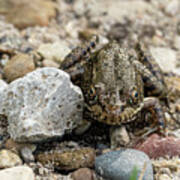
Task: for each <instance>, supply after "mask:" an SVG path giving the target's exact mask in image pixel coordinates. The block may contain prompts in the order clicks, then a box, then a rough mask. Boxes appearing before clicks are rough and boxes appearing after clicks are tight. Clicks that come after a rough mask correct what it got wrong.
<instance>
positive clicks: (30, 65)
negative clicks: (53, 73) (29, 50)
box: [4, 54, 35, 82]
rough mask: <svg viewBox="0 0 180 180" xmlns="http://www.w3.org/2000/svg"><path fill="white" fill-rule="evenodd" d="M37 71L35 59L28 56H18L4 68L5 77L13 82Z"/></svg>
mask: <svg viewBox="0 0 180 180" xmlns="http://www.w3.org/2000/svg"><path fill="white" fill-rule="evenodd" d="M33 70H35V65H34V61H33V59H32V58H31V57H30V56H28V55H27V54H17V55H15V56H14V57H12V59H10V60H9V61H8V62H7V64H6V65H5V67H4V75H5V77H6V79H7V80H8V81H9V82H11V81H13V80H15V79H17V78H20V77H23V76H24V75H26V74H27V73H29V72H31V71H33Z"/></svg>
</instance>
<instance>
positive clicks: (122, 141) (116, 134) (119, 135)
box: [110, 126, 130, 148]
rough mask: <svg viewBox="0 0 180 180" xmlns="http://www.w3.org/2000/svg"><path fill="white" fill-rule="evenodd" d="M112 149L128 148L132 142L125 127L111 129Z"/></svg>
mask: <svg viewBox="0 0 180 180" xmlns="http://www.w3.org/2000/svg"><path fill="white" fill-rule="evenodd" d="M110 138H111V148H117V147H120V146H126V145H127V144H128V143H129V142H130V138H129V135H128V133H127V131H126V128H125V127H124V126H122V127H115V128H113V127H112V128H111V131H110Z"/></svg>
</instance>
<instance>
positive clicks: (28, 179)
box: [0, 166, 34, 180]
mask: <svg viewBox="0 0 180 180" xmlns="http://www.w3.org/2000/svg"><path fill="white" fill-rule="evenodd" d="M0 177H1V180H34V173H33V170H32V169H31V168H29V167H26V166H18V167H13V168H8V169H4V170H1V171H0Z"/></svg>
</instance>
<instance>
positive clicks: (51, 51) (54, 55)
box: [37, 42, 71, 62]
mask: <svg viewBox="0 0 180 180" xmlns="http://www.w3.org/2000/svg"><path fill="white" fill-rule="evenodd" d="M37 52H38V53H39V54H40V55H41V56H42V57H43V58H45V59H49V60H54V61H57V62H62V61H63V60H64V58H65V56H66V55H67V54H69V53H70V52H71V50H70V49H69V48H68V47H67V46H66V44H65V43H63V42H62V43H59V42H55V43H53V44H50V43H47V44H42V45H41V46H40V47H39V48H38V50H37Z"/></svg>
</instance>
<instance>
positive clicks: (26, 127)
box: [0, 68, 83, 142]
mask: <svg viewBox="0 0 180 180" xmlns="http://www.w3.org/2000/svg"><path fill="white" fill-rule="evenodd" d="M82 110H83V95H82V92H81V90H80V88H79V87H77V86H74V85H73V84H72V83H71V81H70V77H69V75H68V74H67V73H65V72H63V71H61V70H58V69H56V68H42V69H38V70H36V71H33V72H32V73H29V74H27V75H26V76H24V77H23V78H20V79H17V80H15V81H13V82H12V83H11V84H9V86H8V89H7V90H6V91H4V93H3V94H0V113H1V114H4V115H6V116H7V117H8V122H9V128H8V132H9V134H10V136H11V137H12V138H13V139H14V140H16V141H19V142H36V141H41V140H45V139H47V138H53V137H61V136H62V135H63V134H64V133H65V132H71V131H72V129H73V128H75V127H77V126H78V124H79V123H80V122H81V119H82Z"/></svg>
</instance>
